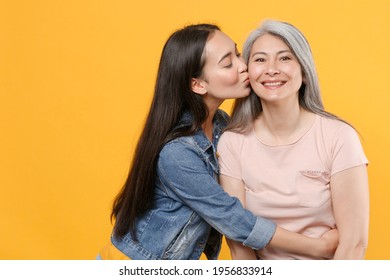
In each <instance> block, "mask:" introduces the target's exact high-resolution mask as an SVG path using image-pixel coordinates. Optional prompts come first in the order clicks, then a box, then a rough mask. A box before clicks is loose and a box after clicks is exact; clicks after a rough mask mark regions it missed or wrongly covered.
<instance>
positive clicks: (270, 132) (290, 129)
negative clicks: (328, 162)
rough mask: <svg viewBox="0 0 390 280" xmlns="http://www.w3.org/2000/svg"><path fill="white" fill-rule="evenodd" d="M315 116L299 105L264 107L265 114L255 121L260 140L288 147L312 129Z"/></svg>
mask: <svg viewBox="0 0 390 280" xmlns="http://www.w3.org/2000/svg"><path fill="white" fill-rule="evenodd" d="M313 117H314V114H313V113H310V112H308V111H306V110H304V109H302V108H301V107H300V106H299V104H298V103H294V104H290V105H289V106H277V105H272V106H269V105H268V106H267V105H265V106H263V112H262V113H261V115H260V116H259V117H258V119H257V120H256V121H255V131H256V134H257V135H258V136H259V138H260V139H261V140H262V141H264V142H265V143H267V144H270V145H286V144H290V143H293V142H295V141H296V140H297V139H299V138H300V137H302V135H303V134H304V133H305V132H306V131H307V130H308V129H309V128H310V126H311V124H312V120H314V118H313Z"/></svg>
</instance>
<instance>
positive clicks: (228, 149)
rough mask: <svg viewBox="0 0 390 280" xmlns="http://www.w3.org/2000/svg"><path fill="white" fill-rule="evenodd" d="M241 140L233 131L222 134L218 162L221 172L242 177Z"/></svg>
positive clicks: (234, 176) (237, 177)
mask: <svg viewBox="0 0 390 280" xmlns="http://www.w3.org/2000/svg"><path fill="white" fill-rule="evenodd" d="M239 149H240V145H239V141H238V139H237V135H236V134H235V133H232V132H225V133H223V134H222V136H221V139H220V140H219V143H218V162H219V168H220V174H222V175H226V176H230V177H233V178H236V179H241V178H242V177H241V164H240V160H239V154H240V153H239Z"/></svg>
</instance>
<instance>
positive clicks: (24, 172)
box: [0, 0, 390, 259]
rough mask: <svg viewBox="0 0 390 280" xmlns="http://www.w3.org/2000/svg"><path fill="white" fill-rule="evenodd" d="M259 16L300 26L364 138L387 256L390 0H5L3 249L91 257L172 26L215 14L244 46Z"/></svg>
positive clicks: (0, 135) (373, 231) (331, 105)
mask: <svg viewBox="0 0 390 280" xmlns="http://www.w3.org/2000/svg"><path fill="white" fill-rule="evenodd" d="M264 18H275V19H279V20H284V21H288V22H291V23H293V24H294V25H296V26H297V27H298V28H299V29H301V30H302V31H303V32H304V33H305V35H306V36H307V38H308V40H309V41H310V44H311V46H312V49H313V53H314V57H315V60H316V65H317V69H318V72H319V76H320V83H321V88H322V94H323V99H324V103H325V106H326V109H328V110H329V111H331V112H333V113H336V114H338V115H339V116H341V117H343V118H345V119H346V120H348V121H350V122H351V123H352V124H353V125H354V126H356V128H357V129H358V130H359V132H360V133H361V135H362V136H363V137H364V142H363V146H364V149H365V151H366V154H367V156H368V158H369V160H370V166H369V176H370V189H371V220H370V238H369V248H368V252H367V259H390V242H389V236H390V188H389V187H390V179H389V176H387V175H388V174H387V172H389V171H388V170H387V168H389V164H388V160H389V159H390V149H389V148H388V145H389V143H390V141H389V140H390V139H389V138H390V134H389V122H390V112H389V111H390V109H389V104H390V92H389V85H388V82H389V80H390V78H389V74H390V71H389V67H390V36H389V30H390V1H389V0H371V1H362V0H349V1H343V0H327V1H321V2H319V1H312V0H296V1H291V0H280V1H276V2H275V1H260V0H256V1H245V0H242V1H227V0H220V1H212V0H198V1H184V0H165V1H129V0H121V1H115V0H106V1H104V0H67V1H54V0H39V1H33V0H31V1H28V0H25V1H21V0H19V1H17V0H15V1H8V0H1V1H0V243H1V245H0V259H94V258H95V256H96V254H97V252H98V250H99V249H100V248H101V247H102V246H103V245H104V244H105V243H106V242H107V241H108V239H109V235H110V231H111V227H112V225H111V223H110V220H109V214H110V207H111V203H112V199H113V198H114V196H115V195H116V193H117V192H118V190H119V188H120V187H121V185H122V183H123V181H124V179H125V178H126V175H127V170H128V166H129V163H130V159H131V155H132V151H133V148H134V145H135V143H136V140H137V137H138V135H139V131H140V128H141V127H142V125H143V121H144V118H145V115H146V113H147V110H148V106H149V103H150V100H151V95H152V91H153V87H154V81H155V76H156V71H157V65H158V61H159V56H160V53H161V49H162V46H163V44H164V43H165V41H166V39H167V37H168V36H169V35H170V34H171V33H172V32H173V31H174V30H175V29H177V28H179V27H181V26H183V25H184V24H188V23H198V22H212V23H216V24H218V25H220V27H221V28H222V29H223V30H224V31H225V32H226V33H227V34H228V35H230V36H231V37H232V38H233V39H234V40H235V41H236V42H237V44H238V46H239V48H241V46H242V43H243V42H244V40H245V38H246V36H247V35H248V33H249V32H250V31H251V30H252V29H253V28H255V27H256V26H257V25H258V24H259V23H260V22H261V21H262V20H263V19H264ZM230 106H231V102H226V103H224V104H223V108H224V109H225V110H227V111H229V110H230ZM232 226H235V225H232ZM221 259H229V253H228V250H227V247H226V246H224V248H223V252H222V254H221Z"/></svg>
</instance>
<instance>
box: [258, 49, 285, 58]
mask: <svg viewBox="0 0 390 280" xmlns="http://www.w3.org/2000/svg"><path fill="white" fill-rule="evenodd" d="M286 52H288V53H292V52H291V51H290V50H281V51H278V52H277V53H276V54H277V55H279V54H282V53H286ZM256 54H263V55H267V53H266V52H255V53H253V54H252V57H253V56H254V55H256Z"/></svg>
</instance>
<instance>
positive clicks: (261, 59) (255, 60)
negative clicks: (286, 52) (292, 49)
mask: <svg viewBox="0 0 390 280" xmlns="http://www.w3.org/2000/svg"><path fill="white" fill-rule="evenodd" d="M279 60H280V61H289V60H291V57H289V56H282V57H280V58H279ZM265 61H266V59H265V58H263V57H258V58H256V59H254V62H265Z"/></svg>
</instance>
